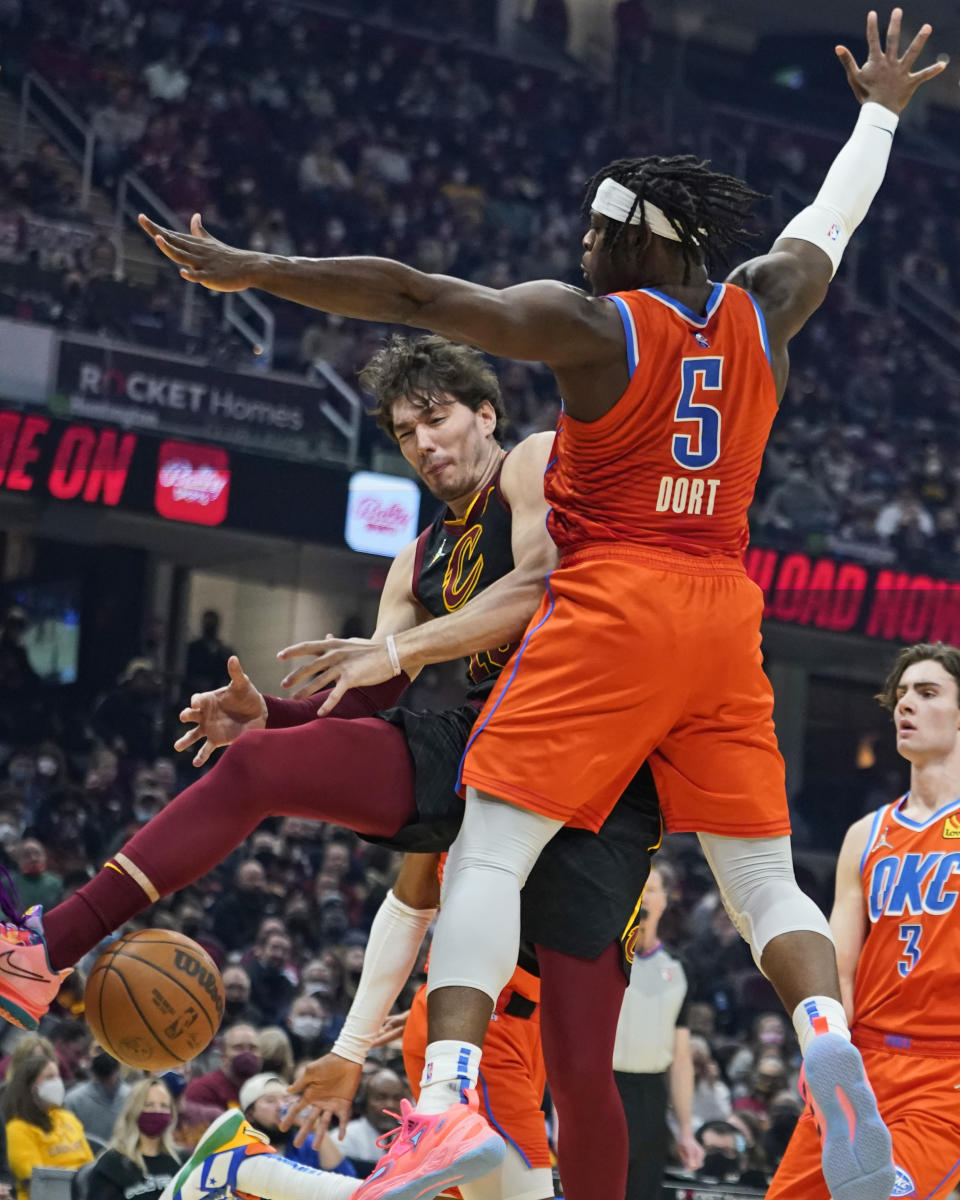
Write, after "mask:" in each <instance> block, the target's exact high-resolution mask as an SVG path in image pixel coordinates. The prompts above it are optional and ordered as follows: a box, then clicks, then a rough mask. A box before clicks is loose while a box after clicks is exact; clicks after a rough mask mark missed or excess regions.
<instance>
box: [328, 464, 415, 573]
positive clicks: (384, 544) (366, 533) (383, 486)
mask: <svg viewBox="0 0 960 1200" xmlns="http://www.w3.org/2000/svg"><path fill="white" fill-rule="evenodd" d="M419 517H420V489H419V488H418V487H417V485H416V484H415V483H414V482H413V480H412V479H403V478H401V477H399V476H397V475H380V474H378V473H377V472H376V471H357V472H356V474H355V475H353V476H351V478H350V484H349V488H348V496H347V519H346V524H345V526H344V531H343V537H344V541H345V542H346V543H347V545H348V546H349V547H350V549H351V550H359V551H360V552H361V553H363V554H383V555H385V556H387V557H389V558H394V557H396V555H397V554H399V553H400V551H401V550H402V549H403V547H404V546H406V544H407V543H408V542H412V541H413V539H414V538H415V537H416V536H417V525H418V520H419Z"/></svg>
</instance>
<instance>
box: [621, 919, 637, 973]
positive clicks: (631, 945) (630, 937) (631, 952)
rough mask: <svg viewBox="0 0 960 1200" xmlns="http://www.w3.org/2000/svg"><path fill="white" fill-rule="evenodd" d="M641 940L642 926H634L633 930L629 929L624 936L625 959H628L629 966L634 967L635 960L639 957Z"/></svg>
mask: <svg viewBox="0 0 960 1200" xmlns="http://www.w3.org/2000/svg"><path fill="white" fill-rule="evenodd" d="M639 940H640V925H639V923H638V924H636V925H634V926H633V928H632V929H628V930H627V932H626V933H625V934H624V935H623V939H622V944H623V957H624V958H625V959H626V962H627V966H630V967H632V966H633V960H634V959H635V958H636V956H637V942H638V941H639Z"/></svg>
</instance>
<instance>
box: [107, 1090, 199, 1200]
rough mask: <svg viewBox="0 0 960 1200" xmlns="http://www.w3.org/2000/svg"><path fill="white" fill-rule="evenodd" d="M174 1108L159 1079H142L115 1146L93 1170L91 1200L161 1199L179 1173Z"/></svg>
mask: <svg viewBox="0 0 960 1200" xmlns="http://www.w3.org/2000/svg"><path fill="white" fill-rule="evenodd" d="M173 1110H174V1105H173V1097H172V1096H171V1094H170V1090H169V1088H168V1087H167V1085H166V1084H165V1083H164V1082H163V1081H162V1080H160V1079H141V1080H140V1082H139V1083H137V1084H135V1085H134V1087H133V1088H132V1089H130V1093H129V1095H128V1096H127V1099H126V1103H125V1104H124V1106H123V1109H122V1111H121V1113H120V1115H119V1117H118V1118H117V1121H116V1124H115V1126H114V1129H113V1136H112V1137H111V1139H110V1145H109V1147H108V1148H107V1150H106V1151H105V1152H104V1153H103V1154H102V1155H101V1156H100V1158H98V1159H97V1162H96V1165H95V1166H94V1167H93V1169H92V1171H91V1172H90V1178H89V1180H88V1184H87V1200H157V1197H158V1196H159V1195H160V1193H161V1192H162V1191H163V1189H164V1188H165V1187H166V1186H167V1184H169V1183H170V1182H171V1180H172V1179H173V1177H174V1175H176V1173H177V1171H179V1169H180V1157H179V1155H178V1153H177V1150H176V1148H175V1146H174V1144H173V1122H174V1111H173Z"/></svg>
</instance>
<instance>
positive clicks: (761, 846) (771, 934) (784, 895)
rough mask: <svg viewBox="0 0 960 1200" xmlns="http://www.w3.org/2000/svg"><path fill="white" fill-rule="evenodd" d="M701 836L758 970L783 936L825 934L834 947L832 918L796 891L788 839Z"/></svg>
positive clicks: (728, 907)
mask: <svg viewBox="0 0 960 1200" xmlns="http://www.w3.org/2000/svg"><path fill="white" fill-rule="evenodd" d="M697 836H698V837H699V839H700V847H701V849H702V850H703V853H704V856H705V858H706V860H707V862H708V863H709V865H710V870H711V871H712V872H713V877H714V879H716V881H717V887H718V888H719V890H720V898H721V900H722V901H723V906H724V908H725V909H726V910H727V912H728V913H729V915H730V920H731V921H732V922H733V923H734V925H735V926H736V927H737V932H738V933H739V934H740V936H741V937H742V938H743V939H744V941H745V942H747V943H748V945H749V946H750V950H751V953H752V954H753V961H754V962H755V963H756V964H757V966H758V967H759V966H760V959H761V956H762V955H763V951H764V948H765V947H766V946H767V945H768V943H770V942H771V941H772V940H773V939H774V938H775V937H778V936H779V935H780V934H781V933H801V932H812V933H820V934H822V935H823V936H824V937H825V938H829V939H830V941H831V942H832V941H833V935H832V934H831V933H830V926H829V925H828V923H827V918H826V917H825V916H824V915H823V913H822V912H821V911H820V909H819V908H818V907H817V906H816V904H814V902H813V901H812V900H811V899H810V897H809V896H808V895H806V894H805V893H804V892H802V891H801V890H800V888H799V887H798V886H797V880H796V877H795V876H794V873H793V856H792V854H791V852H790V839H789V838H788V837H775V838H730V837H720V836H719V835H718V834H714V833H700V834H698V835H697Z"/></svg>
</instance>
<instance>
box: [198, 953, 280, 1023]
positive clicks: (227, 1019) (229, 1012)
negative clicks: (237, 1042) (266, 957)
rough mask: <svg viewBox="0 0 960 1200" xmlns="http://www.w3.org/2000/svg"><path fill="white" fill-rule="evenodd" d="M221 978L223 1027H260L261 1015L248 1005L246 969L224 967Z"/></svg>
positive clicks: (252, 1005)
mask: <svg viewBox="0 0 960 1200" xmlns="http://www.w3.org/2000/svg"><path fill="white" fill-rule="evenodd" d="M189 936H192V935H189ZM222 978H223V1001H224V1003H223V1023H224V1025H238V1024H244V1025H254V1026H260V1025H262V1024H263V1013H262V1012H261V1011H260V1009H259V1008H257V1006H256V1005H255V1004H251V1003H250V976H249V975H248V974H247V970H246V968H245V967H241V966H240V965H239V964H236V965H234V966H229V967H225V968H224V970H223V975H222Z"/></svg>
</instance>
